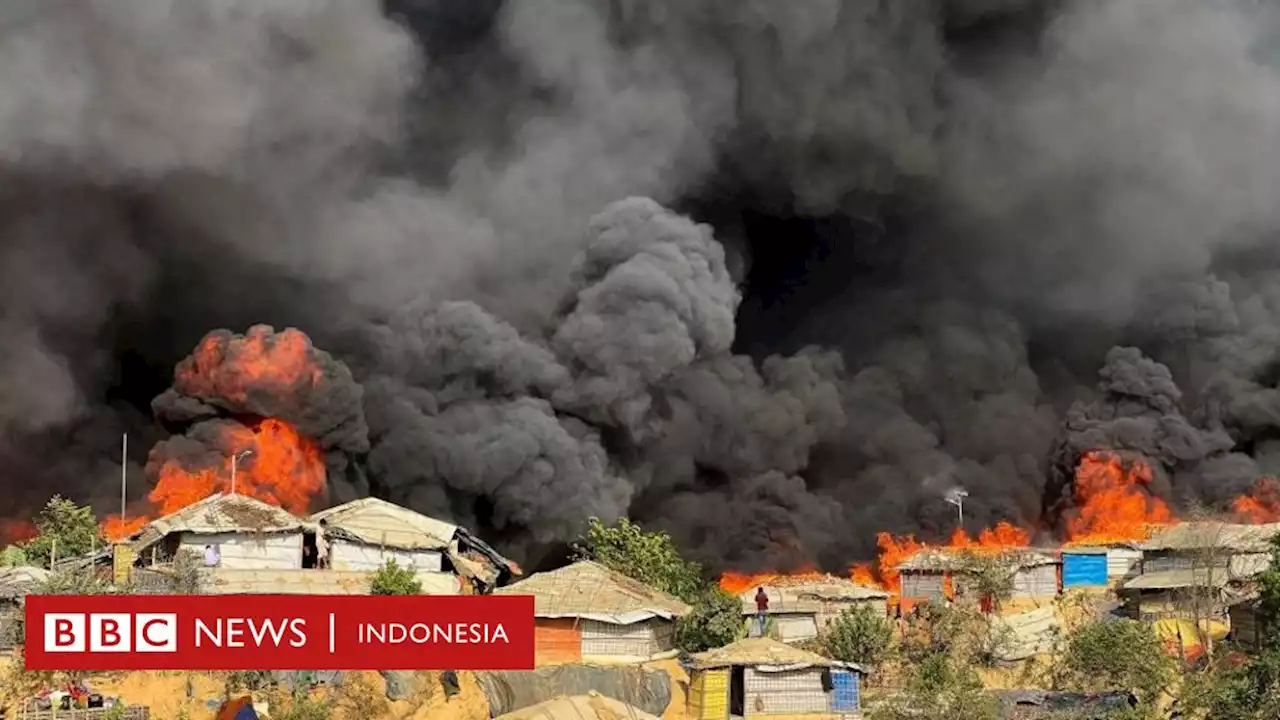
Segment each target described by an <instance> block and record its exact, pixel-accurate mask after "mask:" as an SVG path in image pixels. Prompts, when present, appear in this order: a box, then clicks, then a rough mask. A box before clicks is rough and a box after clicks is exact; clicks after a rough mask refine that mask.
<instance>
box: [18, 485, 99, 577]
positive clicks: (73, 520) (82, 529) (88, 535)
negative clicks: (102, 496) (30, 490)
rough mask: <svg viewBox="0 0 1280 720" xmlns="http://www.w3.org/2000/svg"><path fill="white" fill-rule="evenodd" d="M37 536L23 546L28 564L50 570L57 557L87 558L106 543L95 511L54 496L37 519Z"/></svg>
mask: <svg viewBox="0 0 1280 720" xmlns="http://www.w3.org/2000/svg"><path fill="white" fill-rule="evenodd" d="M36 530H37V535H36V536H35V537H34V538H32V539H31V540H29V541H28V542H27V543H26V545H24V546H23V549H24V551H25V552H26V555H27V561H28V562H30V563H31V564H32V565H39V566H40V567H49V562H50V560H51V558H52V557H53V555H54V553H55V552H56V553H57V557H60V558H70V557H77V556H80V555H84V554H86V553H88V552H90V551H91V550H93V548H94V546H95V545H98V546H100V545H102V544H103V543H104V542H105V541H104V540H103V538H102V536H101V535H100V534H99V531H98V521H97V520H96V519H95V518H94V517H93V508H91V507H89V506H87V505H85V506H83V507H82V506H79V505H76V504H75V503H73V502H71V501H70V500H66V499H64V498H62V497H60V496H58V495H54V496H53V498H52V499H50V500H49V503H48V504H47V505H45V506H44V509H43V510H41V511H40V514H39V515H38V516H37V517H36Z"/></svg>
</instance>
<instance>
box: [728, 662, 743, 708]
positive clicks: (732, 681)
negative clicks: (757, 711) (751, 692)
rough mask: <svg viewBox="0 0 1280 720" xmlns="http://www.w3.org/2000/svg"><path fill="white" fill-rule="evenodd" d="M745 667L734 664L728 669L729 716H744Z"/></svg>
mask: <svg viewBox="0 0 1280 720" xmlns="http://www.w3.org/2000/svg"><path fill="white" fill-rule="evenodd" d="M746 675H747V673H746V668H745V667H744V666H742V665H734V666H733V667H732V668H731V669H730V670H729V716H730V717H746V716H747V713H746V712H744V711H745V710H746V708H747V682H746Z"/></svg>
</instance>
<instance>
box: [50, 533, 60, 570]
mask: <svg viewBox="0 0 1280 720" xmlns="http://www.w3.org/2000/svg"><path fill="white" fill-rule="evenodd" d="M57 562H58V538H54V539H53V542H52V544H50V546H49V569H50V570H53V566H54V565H55V564H56V563H57Z"/></svg>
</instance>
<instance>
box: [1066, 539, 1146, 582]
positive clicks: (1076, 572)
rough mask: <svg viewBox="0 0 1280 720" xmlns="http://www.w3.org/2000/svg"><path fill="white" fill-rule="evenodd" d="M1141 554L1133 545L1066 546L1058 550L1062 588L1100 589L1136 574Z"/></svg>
mask: <svg viewBox="0 0 1280 720" xmlns="http://www.w3.org/2000/svg"><path fill="white" fill-rule="evenodd" d="M1141 562H1142V551H1141V550H1139V549H1138V548H1137V547H1136V546H1133V545H1127V544H1115V545H1105V546H1088V547H1084V546H1081V547H1066V548H1063V549H1062V587H1063V588H1064V589H1074V588H1104V587H1107V586H1108V585H1110V584H1111V583H1116V582H1121V581H1123V580H1124V579H1126V578H1128V577H1130V576H1131V575H1132V574H1133V573H1135V572H1136V571H1137V568H1138V565H1139V563H1141Z"/></svg>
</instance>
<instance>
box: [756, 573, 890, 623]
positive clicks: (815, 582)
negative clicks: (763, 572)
mask: <svg viewBox="0 0 1280 720" xmlns="http://www.w3.org/2000/svg"><path fill="white" fill-rule="evenodd" d="M759 587H763V588H764V591H765V594H766V595H768V596H769V609H768V611H767V612H768V613H769V614H771V615H778V614H786V613H816V612H818V611H819V610H821V609H822V608H823V603H828V602H858V601H866V600H881V599H885V598H888V597H889V593H887V592H885V591H884V590H880V589H878V588H870V587H867V586H865V585H859V584H857V583H855V582H853V581H852V580H849V579H847V578H842V577H836V576H835V575H828V576H826V577H820V578H814V577H805V576H801V577H790V578H789V577H785V576H783V577H777V578H773V579H771V580H768V581H765V582H763V583H760V585H753V586H752V587H750V588H748V589H746V590H743V591H742V592H741V593H739V595H738V596H739V597H740V598H742V605H743V612H744V613H749V614H754V613H755V611H756V601H755V595H756V589H757V588H759Z"/></svg>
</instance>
